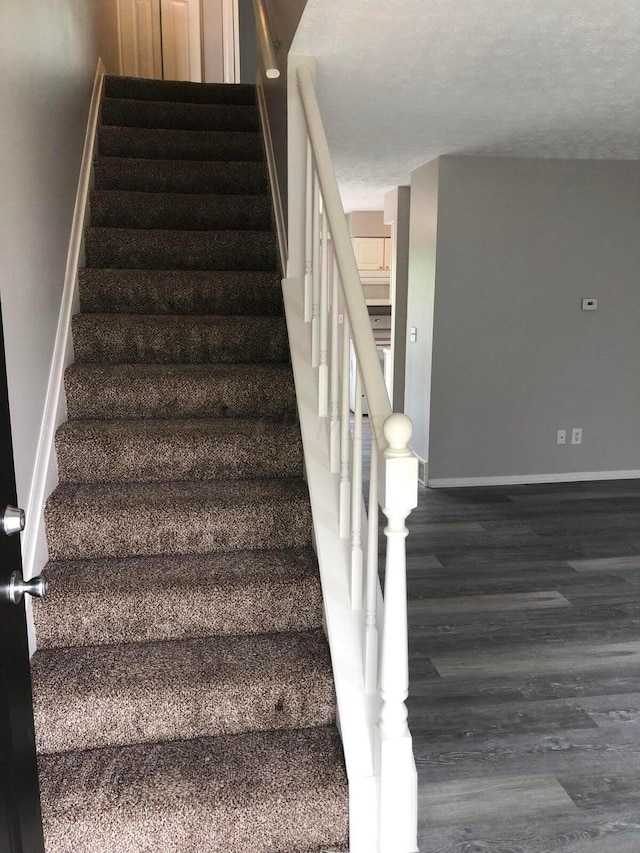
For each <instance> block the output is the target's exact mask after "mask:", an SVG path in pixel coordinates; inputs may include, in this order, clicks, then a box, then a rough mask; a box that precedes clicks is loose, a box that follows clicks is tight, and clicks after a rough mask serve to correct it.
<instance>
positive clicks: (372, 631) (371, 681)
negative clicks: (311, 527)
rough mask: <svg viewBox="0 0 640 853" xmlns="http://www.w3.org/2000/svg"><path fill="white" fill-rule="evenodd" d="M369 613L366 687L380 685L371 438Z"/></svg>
mask: <svg viewBox="0 0 640 853" xmlns="http://www.w3.org/2000/svg"><path fill="white" fill-rule="evenodd" d="M366 597H367V616H366V623H365V642H364V691H365V693H374V692H375V691H376V690H377V689H378V626H377V624H376V615H377V610H378V451H377V450H376V443H375V441H372V442H371V470H370V473H369V513H368V532H367V596H366Z"/></svg>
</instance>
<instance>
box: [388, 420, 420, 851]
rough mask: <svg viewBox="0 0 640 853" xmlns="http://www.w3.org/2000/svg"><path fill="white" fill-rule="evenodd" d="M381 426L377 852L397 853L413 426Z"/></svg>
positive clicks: (405, 782) (405, 805)
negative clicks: (382, 516) (381, 617)
mask: <svg viewBox="0 0 640 853" xmlns="http://www.w3.org/2000/svg"><path fill="white" fill-rule="evenodd" d="M383 430H384V436H385V439H386V440H387V444H388V447H387V449H386V450H385V452H384V483H385V488H384V507H383V512H384V514H385V515H386V517H387V526H386V527H385V531H384V532H385V535H386V537H387V554H386V562H385V581H384V625H383V633H382V652H381V660H380V697H381V699H382V707H381V709H380V722H379V732H380V851H381V853H396V851H398V850H403V851H404V850H409V849H410V847H409V845H410V844H411V843H412V841H411V838H410V828H411V826H412V817H413V815H414V813H415V809H416V802H415V800H416V796H417V781H416V777H415V764H414V761H413V751H412V745H411V735H410V733H409V728H408V725H407V706H406V704H405V699H406V698H407V693H408V689H409V658H408V636H407V577H406V574H407V572H406V550H405V538H406V536H407V533H408V531H407V528H406V526H405V521H406V518H407V516H408V515H409V513H410V512H411V510H412V509H413V508H414V507H415V506H417V503H418V496H417V477H418V460H417V459H416V458H415V456H413V454H412V453H411V451H410V450H409V449H408V447H407V445H408V442H409V439H410V438H411V433H412V431H413V427H412V424H411V420H410V419H409V418H408V417H407V416H406V415H403V414H392V415H390V416H389V417H388V418H387V419H386V421H385V422H384V426H383ZM405 833H406V837H405Z"/></svg>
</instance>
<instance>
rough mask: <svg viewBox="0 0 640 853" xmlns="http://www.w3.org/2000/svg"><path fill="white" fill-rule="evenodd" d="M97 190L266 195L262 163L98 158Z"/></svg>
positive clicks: (96, 167) (265, 179) (266, 186)
mask: <svg viewBox="0 0 640 853" xmlns="http://www.w3.org/2000/svg"><path fill="white" fill-rule="evenodd" d="M94 179H95V188H96V189H97V190H130V191H131V190H133V191H140V192H148V193H162V192H173V193H229V194H233V193H238V194H239V193H247V194H254V195H259V194H264V193H266V192H268V189H269V185H268V180H267V172H266V168H265V166H264V165H263V164H262V163H207V162H204V163H199V162H189V161H186V162H181V161H180V160H173V161H172V160H132V159H126V158H121V157H101V158H99V159H98V161H97V162H96V163H95V165H94Z"/></svg>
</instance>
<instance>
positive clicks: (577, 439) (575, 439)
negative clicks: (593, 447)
mask: <svg viewBox="0 0 640 853" xmlns="http://www.w3.org/2000/svg"><path fill="white" fill-rule="evenodd" d="M571 444H582V427H574V429H572V430H571Z"/></svg>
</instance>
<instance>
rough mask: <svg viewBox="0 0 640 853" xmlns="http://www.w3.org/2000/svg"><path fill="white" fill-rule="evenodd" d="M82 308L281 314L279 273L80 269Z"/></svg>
mask: <svg viewBox="0 0 640 853" xmlns="http://www.w3.org/2000/svg"><path fill="white" fill-rule="evenodd" d="M78 279H79V285H80V307H81V310H82V311H83V313H87V312H97V313H109V312H111V313H115V312H117V313H124V314H133V313H139V314H154V315H158V314H168V315H175V314H179V315H184V314H212V313H220V314H225V315H226V316H230V315H231V314H232V313H233V314H241V315H243V316H248V315H250V314H262V315H265V316H278V315H281V314H282V313H283V306H282V288H281V280H280V275H279V274H278V273H277V272H260V271H241V270H218V271H216V270H144V269H139V270H137V269H133V270H127V269H95V268H94V269H92V268H90V267H85V268H83V269H81V270H80V271H79V275H78Z"/></svg>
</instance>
